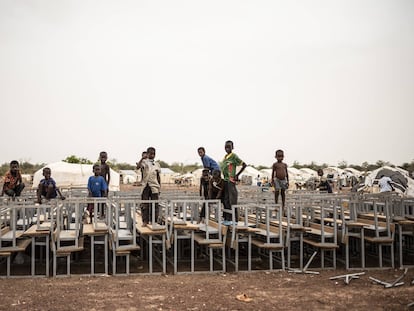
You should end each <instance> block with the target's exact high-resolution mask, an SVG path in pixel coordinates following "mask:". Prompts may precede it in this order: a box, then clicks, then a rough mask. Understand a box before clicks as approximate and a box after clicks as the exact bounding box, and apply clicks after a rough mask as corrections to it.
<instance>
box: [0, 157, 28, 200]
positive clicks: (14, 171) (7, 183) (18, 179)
mask: <svg viewBox="0 0 414 311" xmlns="http://www.w3.org/2000/svg"><path fill="white" fill-rule="evenodd" d="M24 186H25V184H24V183H23V181H22V175H21V174H20V166H19V162H17V161H16V160H13V161H11V162H10V170H9V171H8V172H7V173H6V175H5V176H4V184H3V189H2V190H1V196H3V195H4V194H7V195H8V196H9V197H12V198H13V199H14V198H15V197H18V196H20V194H21V193H22V191H23V189H24Z"/></svg>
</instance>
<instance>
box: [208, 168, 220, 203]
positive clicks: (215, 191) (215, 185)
mask: <svg viewBox="0 0 414 311" xmlns="http://www.w3.org/2000/svg"><path fill="white" fill-rule="evenodd" d="M223 189H224V181H223V179H221V173H220V171H219V170H214V171H213V176H212V177H211V179H210V182H209V185H208V198H209V199H210V200H221V199H222V194H223Z"/></svg>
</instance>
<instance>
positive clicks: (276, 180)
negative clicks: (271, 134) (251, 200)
mask: <svg viewBox="0 0 414 311" xmlns="http://www.w3.org/2000/svg"><path fill="white" fill-rule="evenodd" d="M284 157H285V155H284V152H283V150H280V149H279V150H276V154H275V158H276V160H277V162H275V163H273V166H272V182H273V186H274V187H275V203H276V204H277V202H278V200H279V192H280V194H281V195H282V209H283V211H285V202H286V194H285V191H286V190H287V189H288V188H289V175H288V170H287V165H286V163H283V162H282V161H283V159H284ZM284 214H285V212H284Z"/></svg>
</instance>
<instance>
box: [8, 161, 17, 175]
mask: <svg viewBox="0 0 414 311" xmlns="http://www.w3.org/2000/svg"><path fill="white" fill-rule="evenodd" d="M18 171H19V162H17V161H16V160H13V161H11V162H10V172H11V173H12V174H15V173H17V172H18Z"/></svg>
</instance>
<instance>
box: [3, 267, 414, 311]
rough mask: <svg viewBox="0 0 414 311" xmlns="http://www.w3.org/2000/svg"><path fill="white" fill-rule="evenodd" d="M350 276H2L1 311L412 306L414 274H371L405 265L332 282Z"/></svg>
mask: <svg viewBox="0 0 414 311" xmlns="http://www.w3.org/2000/svg"><path fill="white" fill-rule="evenodd" d="M344 273H345V271H340V270H337V271H324V272H322V273H321V274H320V275H302V274H291V273H288V272H274V273H266V272H256V273H250V274H247V273H240V274H215V275H207V274H197V275H178V276H173V275H167V276H130V277H121V276H120V277H112V276H99V277H70V278H35V279H33V278H25V279H1V280H0V302H1V303H0V310H119V311H120V310H368V309H369V310H408V309H410V308H408V307H407V304H409V303H411V302H413V301H414V286H410V285H409V283H410V281H411V280H412V278H413V277H414V271H409V273H408V274H407V276H406V277H405V278H404V279H403V280H404V281H405V284H404V285H403V286H401V287H396V288H391V289H385V288H384V287H383V286H382V285H377V284H373V283H372V281H370V280H369V279H368V277H369V276H373V277H376V278H379V279H382V280H387V281H391V280H395V279H396V278H397V277H398V276H399V275H401V274H402V272H401V271H399V270H385V271H384V270H383V271H367V272H366V274H365V275H363V276H361V278H360V279H355V280H352V281H351V283H350V284H349V285H346V284H345V283H344V282H343V281H342V280H337V281H333V280H329V277H331V276H335V275H340V274H344ZM240 294H245V295H246V296H247V297H248V298H251V299H252V301H251V302H243V301H239V300H238V299H237V298H236V297H237V296H238V295H240Z"/></svg>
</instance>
